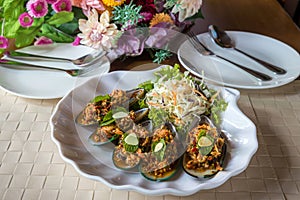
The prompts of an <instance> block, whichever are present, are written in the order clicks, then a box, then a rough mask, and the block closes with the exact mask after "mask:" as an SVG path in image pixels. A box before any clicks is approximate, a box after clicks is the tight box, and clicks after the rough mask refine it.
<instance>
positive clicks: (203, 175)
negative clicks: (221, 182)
mask: <svg viewBox="0 0 300 200" xmlns="http://www.w3.org/2000/svg"><path fill="white" fill-rule="evenodd" d="M226 151H227V146H226V143H224V145H223V147H222V156H221V157H220V158H219V160H218V162H219V163H220V165H221V167H223V165H224V160H225V157H226ZM182 168H183V170H184V171H185V172H186V173H187V174H188V175H190V176H192V177H194V178H198V179H207V178H212V177H213V176H215V175H216V174H217V173H218V172H219V171H220V170H213V169H207V170H205V171H197V170H191V169H187V168H186V154H184V155H183V159H182Z"/></svg>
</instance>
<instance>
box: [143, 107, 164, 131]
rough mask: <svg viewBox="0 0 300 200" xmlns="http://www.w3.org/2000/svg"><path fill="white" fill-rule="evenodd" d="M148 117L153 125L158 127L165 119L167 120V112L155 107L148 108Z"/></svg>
mask: <svg viewBox="0 0 300 200" xmlns="http://www.w3.org/2000/svg"><path fill="white" fill-rule="evenodd" d="M148 117H149V119H151V120H152V122H153V125H154V127H159V126H160V125H162V124H163V123H164V122H165V121H167V120H169V115H168V113H167V112H166V111H165V110H163V109H157V108H152V109H150V111H149V114H148Z"/></svg>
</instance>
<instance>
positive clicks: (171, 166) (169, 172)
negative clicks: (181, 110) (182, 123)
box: [139, 122, 182, 181]
mask: <svg viewBox="0 0 300 200" xmlns="http://www.w3.org/2000/svg"><path fill="white" fill-rule="evenodd" d="M181 151H182V146H181V143H180V140H179V139H178V134H177V132H176V129H175V127H174V126H173V124H171V123H170V122H167V123H165V124H164V125H162V126H161V127H160V128H157V129H156V130H155V131H154V132H153V135H152V138H151V149H150V151H149V152H147V153H144V154H143V157H142V160H141V163H140V166H139V170H140V173H141V174H142V175H143V176H144V177H145V178H146V179H148V180H151V181H165V180H168V179H170V178H171V177H172V176H173V175H174V174H175V173H176V172H177V170H178V167H179V163H180V162H179V160H180V156H181Z"/></svg>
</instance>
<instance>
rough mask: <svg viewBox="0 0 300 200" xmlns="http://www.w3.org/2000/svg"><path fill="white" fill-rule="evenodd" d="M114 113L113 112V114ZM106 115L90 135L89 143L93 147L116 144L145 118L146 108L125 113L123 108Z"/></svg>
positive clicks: (147, 110)
mask: <svg viewBox="0 0 300 200" xmlns="http://www.w3.org/2000/svg"><path fill="white" fill-rule="evenodd" d="M113 111H114V112H113ZM113 111H110V112H108V113H107V115H106V116H105V117H104V118H103V121H102V122H100V125H99V126H98V127H97V128H96V130H95V131H94V132H93V133H92V134H91V135H90V137H89V141H90V143H91V144H93V145H98V146H100V145H103V144H107V143H109V142H112V143H114V144H115V145H117V144H118V141H119V139H120V137H121V136H122V135H123V134H124V133H125V132H126V131H127V130H130V129H131V128H133V126H134V125H135V124H136V123H138V122H140V121H141V120H142V119H144V118H146V117H147V115H148V112H149V109H148V108H142V109H140V110H137V111H130V112H127V111H126V109H124V108H119V109H116V110H113Z"/></svg>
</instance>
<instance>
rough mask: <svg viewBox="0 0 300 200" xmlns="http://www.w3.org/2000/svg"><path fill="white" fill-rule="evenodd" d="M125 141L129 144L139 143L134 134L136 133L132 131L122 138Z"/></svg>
mask: <svg viewBox="0 0 300 200" xmlns="http://www.w3.org/2000/svg"><path fill="white" fill-rule="evenodd" d="M124 141H125V142H126V144H129V145H138V144H139V140H138V138H137V136H136V134H134V133H130V134H129V135H128V136H127V137H126V138H125V140H124Z"/></svg>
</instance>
